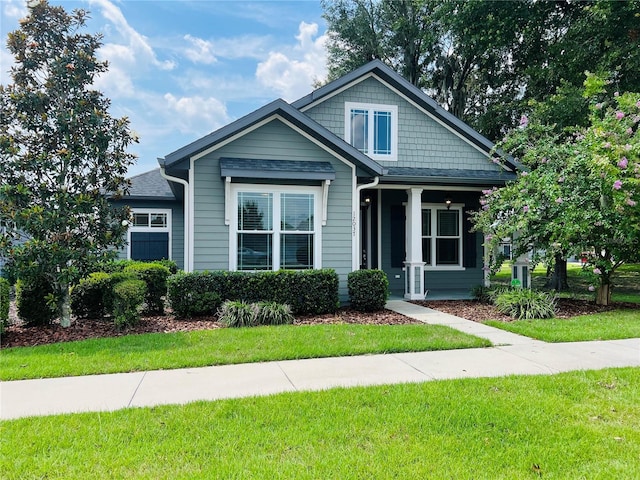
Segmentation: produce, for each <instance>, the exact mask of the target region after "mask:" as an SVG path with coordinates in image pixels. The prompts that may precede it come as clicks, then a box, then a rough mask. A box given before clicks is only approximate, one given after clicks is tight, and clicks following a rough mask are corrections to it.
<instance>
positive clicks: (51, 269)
mask: <svg viewBox="0 0 640 480" xmlns="http://www.w3.org/2000/svg"><path fill="white" fill-rule="evenodd" d="M28 9H29V11H28V14H27V16H26V18H24V19H23V20H21V22H20V28H19V30H17V31H14V32H11V33H9V35H8V40H7V47H8V50H9V52H10V53H11V54H12V55H13V56H14V59H15V64H14V66H13V67H12V69H11V73H10V75H11V78H12V80H13V84H9V85H5V86H1V87H0V111H1V112H2V114H1V115H0V179H1V182H0V184H1V185H2V186H0V223H1V224H2V225H3V226H6V227H7V229H6V233H3V234H2V235H0V254H1V255H3V256H4V257H7V258H11V259H12V262H13V263H14V268H15V269H16V271H17V272H18V273H19V275H18V277H20V278H25V277H27V276H30V275H46V276H47V277H48V281H49V283H50V284H51V285H52V286H53V289H54V291H53V292H52V297H51V298H52V299H53V300H54V301H55V302H56V303H57V305H56V307H57V310H59V311H60V312H62V317H61V323H62V325H68V324H69V313H68V312H69V308H68V307H69V302H70V298H69V286H70V285H73V284H75V283H77V282H78V281H79V280H80V278H82V277H84V276H86V275H87V274H88V273H90V272H91V271H92V268H93V265H95V264H96V263H98V262H99V261H101V260H103V259H105V258H113V256H114V255H115V249H114V247H115V248H120V247H122V246H123V245H124V241H125V239H124V234H125V232H126V223H123V222H124V220H126V219H128V217H129V212H128V209H126V208H122V209H118V208H114V207H113V205H111V204H110V203H109V201H108V199H107V198H106V196H105V192H109V193H110V194H111V195H112V197H114V198H117V197H119V196H121V195H122V194H124V193H126V191H127V189H128V182H127V180H126V174H127V168H128V167H129V166H130V165H131V164H132V163H133V161H134V158H135V157H134V155H132V154H129V153H127V152H126V149H127V147H128V145H129V144H131V143H132V142H136V141H137V138H136V137H135V135H134V134H132V133H131V132H130V130H129V121H128V120H127V119H126V118H112V117H111V115H110V114H109V103H110V102H109V100H108V99H107V98H105V97H104V96H103V95H102V94H101V93H100V92H98V91H96V90H95V89H93V85H94V84H95V79H96V78H97V77H98V76H99V75H101V74H104V73H105V72H106V71H107V62H106V61H99V60H98V58H97V55H96V52H97V51H98V49H99V48H100V47H101V42H100V35H97V34H96V35H91V34H83V33H81V32H80V31H81V30H82V29H83V28H84V27H85V23H86V20H87V17H88V14H87V12H85V11H84V10H75V11H73V12H72V13H67V12H66V11H65V10H64V8H62V7H54V6H51V5H49V3H48V2H47V1H46V0H42V1H38V2H30V3H29V6H28ZM21 234H24V235H25V236H26V240H25V241H24V242H22V241H19V240H22V239H19V237H20V235H21Z"/></svg>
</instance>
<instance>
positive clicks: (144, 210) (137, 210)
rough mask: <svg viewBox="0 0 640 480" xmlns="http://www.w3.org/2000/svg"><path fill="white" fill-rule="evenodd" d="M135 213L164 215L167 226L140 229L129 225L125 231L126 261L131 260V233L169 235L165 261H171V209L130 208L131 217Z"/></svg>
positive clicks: (131, 224)
mask: <svg viewBox="0 0 640 480" xmlns="http://www.w3.org/2000/svg"><path fill="white" fill-rule="evenodd" d="M135 213H148V214H150V215H153V214H154V213H166V214H167V226H166V227H150V226H149V227H140V226H135V225H133V223H132V222H130V223H129V228H128V230H127V259H128V260H131V232H167V233H168V234H169V258H168V259H167V260H171V259H172V258H171V248H172V238H171V236H172V235H171V209H170V208H132V209H131V216H132V217H133V214H135Z"/></svg>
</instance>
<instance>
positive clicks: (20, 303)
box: [16, 276, 56, 325]
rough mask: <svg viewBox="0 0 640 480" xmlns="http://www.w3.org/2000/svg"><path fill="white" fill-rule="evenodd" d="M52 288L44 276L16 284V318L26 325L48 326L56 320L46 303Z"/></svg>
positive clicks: (53, 310)
mask: <svg viewBox="0 0 640 480" xmlns="http://www.w3.org/2000/svg"><path fill="white" fill-rule="evenodd" d="M51 294H53V287H52V286H51V284H50V283H49V281H48V280H47V278H46V277H44V276H34V277H31V278H29V279H20V280H18V281H17V282H16V309H17V311H18V317H20V319H22V321H24V322H25V323H26V324H27V325H48V324H50V323H51V322H53V320H54V319H55V318H56V312H55V309H52V308H51V306H50V304H49V303H48V302H47V300H46V299H47V297H48V296H49V295H51Z"/></svg>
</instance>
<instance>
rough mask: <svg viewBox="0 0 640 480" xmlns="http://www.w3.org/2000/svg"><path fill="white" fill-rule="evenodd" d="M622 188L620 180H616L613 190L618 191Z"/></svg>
mask: <svg viewBox="0 0 640 480" xmlns="http://www.w3.org/2000/svg"><path fill="white" fill-rule="evenodd" d="M621 188H622V180H616V181H615V182H613V189H614V190H620V189H621Z"/></svg>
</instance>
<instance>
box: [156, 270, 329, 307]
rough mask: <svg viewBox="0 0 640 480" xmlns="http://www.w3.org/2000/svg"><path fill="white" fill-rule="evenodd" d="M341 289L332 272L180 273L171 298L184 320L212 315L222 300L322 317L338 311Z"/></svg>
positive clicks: (174, 278) (170, 289)
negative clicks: (284, 307) (275, 305)
mask: <svg viewBox="0 0 640 480" xmlns="http://www.w3.org/2000/svg"><path fill="white" fill-rule="evenodd" d="M338 286H339V280H338V275H337V274H336V272H335V271H334V270H332V269H323V270H301V271H292V270H280V271H277V272H256V273H249V272H226V271H215V272H196V273H179V274H177V275H173V276H171V277H169V280H168V294H167V297H168V300H169V304H170V305H171V308H172V309H173V310H174V312H175V313H176V315H177V316H183V317H189V316H197V315H206V314H209V313H210V312H212V311H213V307H214V305H215V308H216V309H217V308H218V306H219V305H220V303H219V302H220V300H223V301H224V300H232V301H235V300H240V301H243V302H248V303H255V302H260V301H265V302H276V303H284V304H287V305H290V306H291V310H292V312H293V313H295V314H319V313H331V312H335V311H336V310H337V309H338V307H339V306H340V300H339V297H338ZM212 293H215V294H217V295H218V296H219V297H220V300H218V299H217V297H215V296H212V295H211V294H212ZM207 295H209V298H207ZM216 304H217V305H216Z"/></svg>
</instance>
